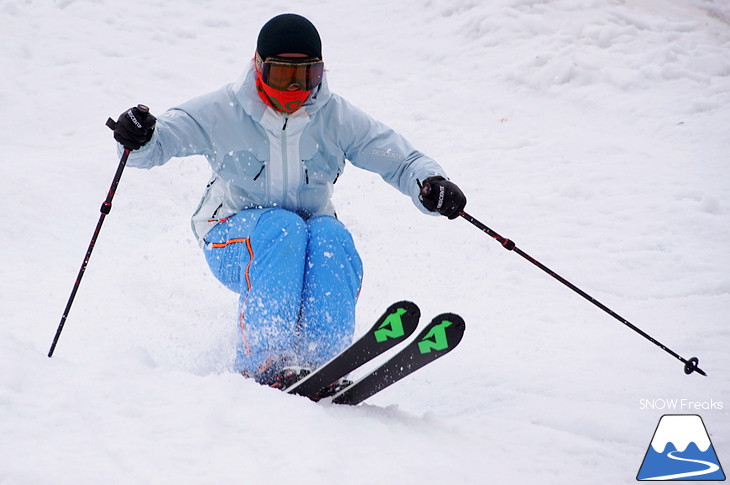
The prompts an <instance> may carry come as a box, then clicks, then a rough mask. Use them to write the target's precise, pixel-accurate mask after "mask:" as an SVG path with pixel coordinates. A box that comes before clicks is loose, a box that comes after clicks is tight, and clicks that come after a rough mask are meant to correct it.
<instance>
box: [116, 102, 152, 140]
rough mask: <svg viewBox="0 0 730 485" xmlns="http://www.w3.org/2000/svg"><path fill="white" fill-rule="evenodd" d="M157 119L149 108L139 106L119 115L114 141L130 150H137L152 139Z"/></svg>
mask: <svg viewBox="0 0 730 485" xmlns="http://www.w3.org/2000/svg"><path fill="white" fill-rule="evenodd" d="M156 121H157V118H155V117H154V116H152V113H150V109H149V108H148V107H147V106H144V105H142V104H138V105H137V106H135V107H134V108H129V109H128V110H127V111H125V112H124V113H122V114H121V115H119V119H118V120H117V122H116V124H115V126H114V128H113V129H114V139H115V140H117V141H118V142H119V143H121V144H122V145H123V146H124V148H126V149H128V150H137V149H139V147H141V146H142V145H144V144H145V143H147V142H148V141H150V140H151V139H152V133H153V132H154V131H155V122H156Z"/></svg>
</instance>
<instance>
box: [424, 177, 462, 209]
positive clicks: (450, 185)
mask: <svg viewBox="0 0 730 485" xmlns="http://www.w3.org/2000/svg"><path fill="white" fill-rule="evenodd" d="M418 200H420V201H421V204H423V207H425V208H426V209H428V210H430V211H431V212H438V213H439V214H441V215H442V216H446V217H448V218H449V219H456V218H457V217H459V214H460V213H461V211H463V210H464V206H466V196H465V195H464V193H463V192H462V191H461V189H460V188H459V187H458V186H457V185H456V184H455V183H454V182H450V181H448V180H446V179H445V178H443V177H441V176H436V177H429V178H427V179H426V180H424V181H423V185H422V186H421V193H420V194H418Z"/></svg>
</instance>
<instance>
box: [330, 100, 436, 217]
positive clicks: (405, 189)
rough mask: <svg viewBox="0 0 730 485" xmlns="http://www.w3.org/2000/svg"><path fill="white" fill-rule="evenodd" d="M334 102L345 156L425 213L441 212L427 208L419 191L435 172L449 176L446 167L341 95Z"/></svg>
mask: <svg viewBox="0 0 730 485" xmlns="http://www.w3.org/2000/svg"><path fill="white" fill-rule="evenodd" d="M333 101H334V102H335V103H336V105H337V107H336V116H335V118H336V122H337V123H339V128H337V130H338V133H339V136H340V146H341V148H342V150H343V151H344V153H345V158H347V159H348V160H349V161H350V163H352V164H353V165H355V166H356V167H359V168H362V169H364V170H368V171H370V172H375V173H377V174H379V175H380V176H381V177H382V178H383V180H385V181H386V182H388V183H389V184H390V185H392V186H393V187H395V188H397V189H398V190H399V191H400V192H402V193H403V194H405V195H407V196H409V197H410V198H411V200H412V201H413V203H414V204H415V205H416V207H417V208H418V209H420V210H421V212H424V213H426V214H435V215H438V214H436V213H433V212H430V211H428V210H427V209H426V208H425V207H423V205H422V204H421V202H420V201H419V200H418V194H419V191H420V184H421V183H422V182H423V180H424V179H426V178H428V177H432V176H435V175H440V176H442V177H444V178H447V177H446V173H445V172H444V170H443V168H441V166H440V165H439V164H438V163H437V162H436V161H435V160H433V159H432V158H430V157H428V156H426V155H424V154H423V153H421V152H420V151H418V150H416V149H415V148H414V147H413V146H412V145H411V144H410V142H408V140H406V139H405V138H404V137H403V136H401V135H400V134H398V133H396V132H395V131H394V130H393V129H391V128H390V127H388V126H386V125H385V124H383V123H381V122H379V121H377V120H375V119H373V118H372V117H370V116H369V115H367V114H366V113H365V112H363V111H362V110H360V109H359V108H356V107H355V106H353V105H351V104H350V103H348V102H347V101H345V100H344V99H342V98H340V97H337V98H336V99H333Z"/></svg>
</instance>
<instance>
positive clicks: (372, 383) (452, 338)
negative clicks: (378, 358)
mask: <svg viewBox="0 0 730 485" xmlns="http://www.w3.org/2000/svg"><path fill="white" fill-rule="evenodd" d="M465 328H466V324H465V323H464V320H463V319H462V318H461V317H460V316H459V315H455V314H453V313H443V314H441V315H438V316H437V317H436V318H434V319H433V320H432V321H431V323H429V324H428V326H426V328H424V329H423V331H422V332H421V333H420V334H419V335H418V337H416V339H415V340H413V341H412V342H410V343H409V344H408V345H407V346H406V347H404V348H403V349H402V350H401V351H400V352H398V353H397V354H396V355H395V356H393V358H391V359H390V360H388V361H387V362H386V363H385V364H383V365H382V366H380V367H378V368H377V369H375V370H374V371H372V372H371V373H369V374H367V375H366V376H364V377H363V378H361V379H359V380H358V381H356V382H354V383H353V384H351V385H349V386H348V387H346V388H345V389H343V390H342V391H340V392H339V393H337V394H336V395H335V396H334V397H333V399H332V402H333V403H335V404H350V405H355V404H359V403H361V402H363V401H364V400H365V399H367V398H369V397H371V396H372V395H374V394H375V393H377V392H380V391H381V390H383V389H385V388H386V387H388V386H390V385H391V384H393V383H395V382H398V381H399V380H401V379H403V378H404V377H405V376H407V375H409V374H411V373H413V372H415V371H417V370H418V369H420V368H421V367H423V366H425V365H427V364H430V363H431V362H433V361H434V360H436V359H438V358H439V357H442V356H444V355H445V354H447V353H448V352H450V351H451V350H452V349H453V348H454V347H456V346H457V345H458V344H459V342H461V338H462V337H463V336H464V329H465Z"/></svg>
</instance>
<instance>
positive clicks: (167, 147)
mask: <svg viewBox="0 0 730 485" xmlns="http://www.w3.org/2000/svg"><path fill="white" fill-rule="evenodd" d="M202 98H204V97H201V98H196V99H194V100H191V101H189V102H188V103H185V104H183V105H181V106H179V107H176V108H172V109H169V110H167V111H166V112H164V113H163V114H162V115H160V116H159V117H158V118H157V124H156V126H155V131H154V133H153V134H152V139H151V140H150V141H149V142H147V143H146V144H145V145H144V146H143V147H141V148H140V149H139V150H134V151H132V152H131V153H130V154H129V159H128V160H127V164H128V165H129V166H131V167H137V168H152V167H155V166H158V165H163V164H165V163H167V162H168V161H169V160H170V159H171V158H173V157H187V156H190V155H208V154H210V153H211V152H212V151H213V147H212V143H211V139H210V136H209V134H208V131H207V130H206V128H205V127H204V126H203V124H205V122H204V121H201V120H200V119H198V117H197V116H195V115H193V114H191V113H195V112H196V110H195V108H197V107H198V106H203V105H204V103H205V101H204V100H203V99H202ZM201 123H203V124H201ZM117 145H118V146H117V148H118V150H119V152H120V153H121V152H122V151H123V150H124V148H123V147H122V146H121V145H119V144H117Z"/></svg>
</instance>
